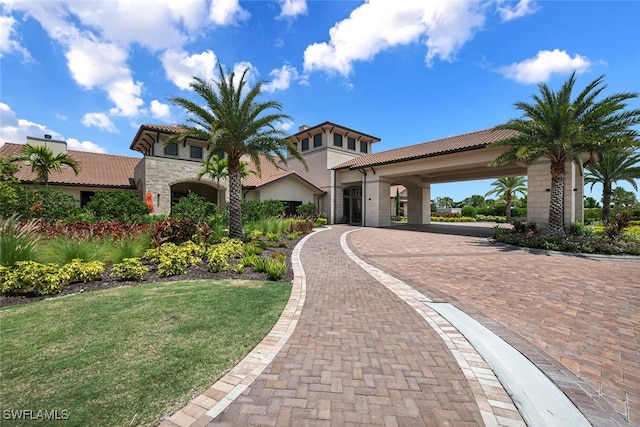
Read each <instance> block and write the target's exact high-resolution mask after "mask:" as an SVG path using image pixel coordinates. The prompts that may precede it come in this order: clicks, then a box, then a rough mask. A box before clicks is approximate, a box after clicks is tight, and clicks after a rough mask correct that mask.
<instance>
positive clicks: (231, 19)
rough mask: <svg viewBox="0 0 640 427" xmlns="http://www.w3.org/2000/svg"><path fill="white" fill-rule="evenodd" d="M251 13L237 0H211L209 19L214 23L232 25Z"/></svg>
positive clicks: (246, 17) (247, 17)
mask: <svg viewBox="0 0 640 427" xmlns="http://www.w3.org/2000/svg"><path fill="white" fill-rule="evenodd" d="M250 16H251V14H250V13H249V12H247V11H246V10H244V9H243V8H241V7H240V2H239V0H212V1H211V10H210V12H209V19H210V20H211V22H213V23H214V24H216V25H234V24H237V23H238V22H240V21H244V20H246V19H249V17H250Z"/></svg>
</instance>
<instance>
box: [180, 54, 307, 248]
mask: <svg viewBox="0 0 640 427" xmlns="http://www.w3.org/2000/svg"><path fill="white" fill-rule="evenodd" d="M248 71H249V68H247V69H245V70H244V72H243V73H242V75H241V76H240V78H239V79H237V78H236V75H235V73H234V72H231V73H230V74H229V75H228V76H226V75H225V73H224V71H223V69H222V65H221V64H220V63H219V62H218V72H219V74H220V79H219V81H214V83H215V86H216V87H215V88H214V87H213V86H212V85H211V84H210V83H208V82H206V81H205V80H203V79H201V78H198V77H194V80H193V81H192V82H191V83H190V84H189V87H190V88H191V89H193V91H194V92H195V93H196V94H197V95H199V96H200V97H201V98H202V99H203V100H204V101H205V106H202V105H201V104H199V103H196V102H193V101H190V100H188V99H186V98H182V97H178V96H174V97H171V98H170V101H171V102H172V103H173V104H174V105H177V106H180V107H182V108H184V110H186V112H187V113H188V114H190V117H188V118H187V120H186V123H185V124H183V125H182V127H183V130H182V131H181V132H179V133H177V134H175V135H173V136H172V137H170V138H169V140H168V143H172V142H176V141H183V140H184V139H185V138H187V137H190V138H194V137H195V138H200V139H203V140H206V141H207V142H208V143H209V144H210V145H211V147H212V150H213V151H214V152H219V151H224V152H225V153H226V157H227V162H228V163H227V170H228V172H229V236H230V237H232V238H241V237H242V210H241V206H240V202H241V200H242V181H241V176H240V171H241V169H240V168H241V160H240V159H241V157H242V156H244V155H247V156H249V158H251V160H252V161H253V163H254V164H255V166H256V168H257V169H258V173H259V172H260V160H261V158H266V159H267V161H269V162H271V163H272V164H274V165H275V164H276V158H279V159H280V160H282V161H283V162H284V163H285V164H286V162H287V156H288V155H292V156H294V157H295V158H297V159H298V160H300V161H301V162H302V163H303V164H304V165H305V167H306V162H305V160H304V158H303V157H302V155H301V154H300V152H299V151H298V149H297V148H296V147H295V145H293V144H292V143H291V142H289V141H288V140H287V139H286V134H285V132H284V131H283V130H282V129H280V128H279V127H278V124H279V123H282V122H283V121H285V120H290V117H289V116H288V115H286V114H283V113H281V110H282V105H281V104H280V103H279V102H277V101H265V102H259V101H258V100H257V98H258V97H259V96H260V95H261V94H262V86H263V85H264V83H265V82H264V81H262V80H261V81H259V82H257V83H256V84H255V85H254V86H253V87H252V88H248V87H247V80H246V78H247V73H248ZM216 89H217V90H216ZM272 110H273V111H275V112H270V111H272Z"/></svg>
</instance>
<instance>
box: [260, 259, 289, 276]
mask: <svg viewBox="0 0 640 427" xmlns="http://www.w3.org/2000/svg"><path fill="white" fill-rule="evenodd" d="M264 268H265V273H267V278H268V279H269V280H280V279H281V278H282V276H284V274H285V273H286V272H287V264H286V262H284V261H282V260H280V259H276V258H268V259H266V260H265V264H264Z"/></svg>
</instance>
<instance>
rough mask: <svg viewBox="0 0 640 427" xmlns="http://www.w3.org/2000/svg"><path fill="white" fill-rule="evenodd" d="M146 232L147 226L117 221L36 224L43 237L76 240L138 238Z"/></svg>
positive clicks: (41, 222) (42, 222)
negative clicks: (62, 237)
mask: <svg viewBox="0 0 640 427" xmlns="http://www.w3.org/2000/svg"><path fill="white" fill-rule="evenodd" d="M148 231H149V226H148V225H147V224H132V223H127V222H118V221H99V222H95V223H89V222H85V221H73V222H62V221H58V222H56V223H55V224H47V223H45V222H44V221H40V222H38V233H39V234H41V235H42V236H45V237H59V236H66V237H73V238H76V239H88V238H97V239H105V238H121V237H132V236H138V235H140V234H142V233H147V232H148Z"/></svg>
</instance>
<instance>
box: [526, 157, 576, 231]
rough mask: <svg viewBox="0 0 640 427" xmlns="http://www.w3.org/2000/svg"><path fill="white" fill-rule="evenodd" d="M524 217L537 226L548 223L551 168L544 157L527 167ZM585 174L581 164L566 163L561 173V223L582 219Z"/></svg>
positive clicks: (540, 226) (567, 224)
mask: <svg viewBox="0 0 640 427" xmlns="http://www.w3.org/2000/svg"><path fill="white" fill-rule="evenodd" d="M527 187H528V192H527V221H529V222H534V223H535V224H536V225H537V226H538V228H544V227H546V226H547V225H548V224H549V205H550V204H551V172H550V165H549V161H546V160H543V161H539V162H536V163H534V164H532V165H530V166H529V167H528V169H527ZM583 196H584V175H583V171H582V166H580V165H575V164H574V165H573V166H572V162H571V161H567V163H566V164H565V175H564V201H563V203H564V225H565V227H567V228H568V227H570V226H571V223H572V222H575V221H580V222H582V221H584V209H583V200H582V199H583Z"/></svg>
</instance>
